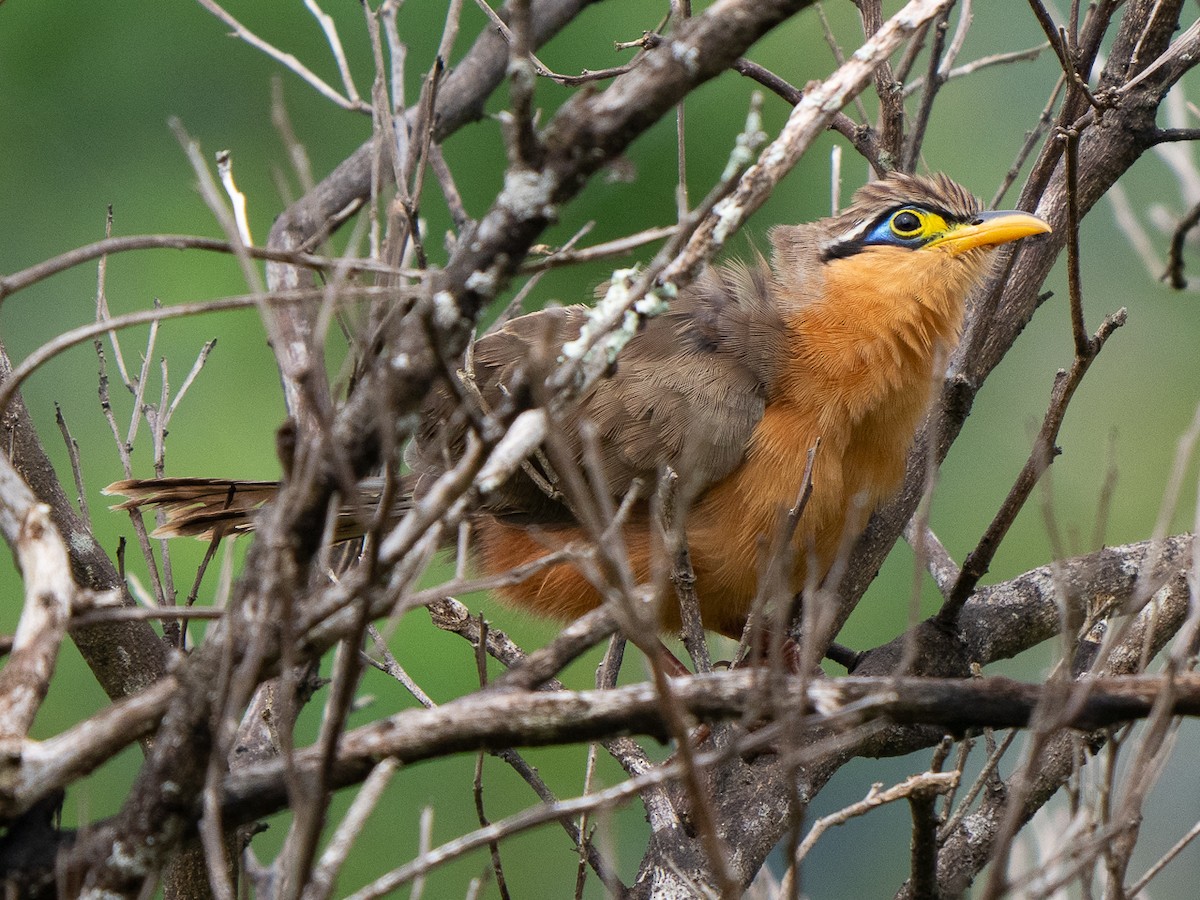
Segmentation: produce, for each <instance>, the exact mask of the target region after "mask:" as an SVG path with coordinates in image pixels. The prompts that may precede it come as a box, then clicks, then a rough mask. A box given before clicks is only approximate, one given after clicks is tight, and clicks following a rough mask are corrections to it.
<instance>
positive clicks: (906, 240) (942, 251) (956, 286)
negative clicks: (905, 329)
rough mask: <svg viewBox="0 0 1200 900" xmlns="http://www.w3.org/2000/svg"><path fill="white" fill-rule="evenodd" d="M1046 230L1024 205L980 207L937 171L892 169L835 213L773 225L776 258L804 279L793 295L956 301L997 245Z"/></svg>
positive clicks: (972, 284)
mask: <svg viewBox="0 0 1200 900" xmlns="http://www.w3.org/2000/svg"><path fill="white" fill-rule="evenodd" d="M1048 231H1050V226H1049V225H1047V224H1046V223H1045V222H1043V221H1042V220H1041V219H1039V218H1037V217H1036V216H1032V215H1029V214H1028V213H1023V212H1014V211H1000V212H984V211H983V210H982V205H981V204H980V202H979V201H978V200H977V199H976V198H975V197H973V196H972V195H971V194H970V193H969V192H968V191H966V190H965V189H964V188H962V187H960V186H959V185H958V184H956V183H955V182H953V181H951V180H950V179H949V178H947V177H946V176H944V175H934V176H932V177H923V176H919V175H905V174H901V173H894V174H892V175H889V176H887V177H886V178H882V179H880V180H879V181H875V182H872V183H871V184H868V185H866V186H865V187H863V188H861V189H860V190H859V191H858V192H857V193H855V195H854V200H853V202H852V203H851V204H850V206H849V207H847V208H846V209H845V210H844V211H843V212H842V213H840V214H839V215H836V216H834V217H832V218H828V219H823V220H821V221H819V222H814V223H813V224H811V225H800V226H795V227H791V228H779V229H776V230H775V232H773V233H772V241H773V242H774V244H775V247H776V252H777V257H776V260H777V266H778V267H779V268H780V269H781V270H782V271H784V272H787V273H788V274H791V275H793V276H796V278H795V281H798V282H805V283H807V284H808V285H810V286H811V289H812V293H810V296H809V297H808V298H797V299H808V300H813V299H821V298H826V299H828V298H829V296H830V292H831V291H832V292H833V293H834V294H838V293H841V292H842V291H854V292H856V293H860V292H862V291H864V290H872V291H882V293H884V294H887V295H890V296H891V297H892V298H893V299H894V300H895V301H896V302H902V301H903V300H904V299H905V298H912V299H915V300H917V301H918V302H919V303H921V304H922V305H925V306H930V305H934V306H951V305H956V306H959V307H961V304H962V302H963V300H964V299H965V297H966V295H967V294H968V293H969V292H970V291H971V289H972V288H973V287H975V285H976V284H977V283H978V282H979V281H980V280H981V279H982V277H983V276H984V274H986V272H987V267H988V263H989V262H990V259H991V256H992V252H993V251H994V250H995V249H996V248H997V247H1000V246H1001V245H1003V244H1007V243H1009V242H1011V241H1015V240H1017V239H1019V238H1023V237H1028V236H1030V235H1035V234H1043V233H1045V232H1048ZM793 283H795V282H793ZM838 288H841V290H838Z"/></svg>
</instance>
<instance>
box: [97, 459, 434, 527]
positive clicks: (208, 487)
mask: <svg viewBox="0 0 1200 900" xmlns="http://www.w3.org/2000/svg"><path fill="white" fill-rule="evenodd" d="M415 483H416V480H415V477H414V476H412V475H405V476H403V477H402V478H401V479H400V481H399V483H398V484H397V485H396V488H397V489H396V490H395V491H394V496H393V499H392V501H391V505H390V508H389V510H388V520H389V521H396V520H399V519H400V517H401V516H403V515H404V514H405V513H406V512H408V510H409V509H410V508H411V507H412V495H413V489H414V487H415ZM384 487H385V482H384V479H383V478H365V479H363V480H362V481H361V482H359V484H358V496H356V497H355V498H354V502H353V503H344V504H343V505H342V507H341V508H340V509H339V510H338V516H337V521H336V522H335V523H334V526H333V539H334V540H335V541H348V540H351V539H353V538H357V537H362V536H363V535H364V534H365V533H366V531H367V529H368V528H369V527H370V525H371V521H372V519H373V518H374V516H375V515H376V513H377V512H378V509H379V505H380V502H381V500H382V497H383V493H384ZM278 492H279V482H278V481H238V480H237V479H233V478H145V479H141V478H130V479H126V480H125V481H114V482H113V483H112V484H110V485H109V486H108V487H106V488H105V489H104V491H103V493H105V494H108V495H117V496H122V497H126V498H128V499H126V500H125V501H124V502H122V503H118V504H116V505H115V506H114V507H113V509H133V510H140V509H143V508H147V507H157V508H158V509H161V510H162V511H163V512H164V513H165V516H166V518H165V521H164V522H163V523H162V524H161V525H159V526H158V527H157V528H156V529H154V531H153V532H152V533H151V537H156V538H171V537H195V538H200V539H201V540H212V539H213V538H214V537H225V536H227V535H238V534H246V533H247V532H250V531H254V529H255V527H256V526H255V518H256V515H257V513H258V511H259V510H260V509H261V508H262V507H263V505H264V504H267V503H270V502H271V501H272V500H274V499H275V495H276V494H277V493H278Z"/></svg>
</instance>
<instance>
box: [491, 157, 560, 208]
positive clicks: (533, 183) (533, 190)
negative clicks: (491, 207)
mask: <svg viewBox="0 0 1200 900" xmlns="http://www.w3.org/2000/svg"><path fill="white" fill-rule="evenodd" d="M553 185H554V180H553V179H552V177H551V176H550V174H549V173H548V172H545V173H544V172H533V171H530V170H529V169H517V170H510V171H508V172H507V173H506V174H505V176H504V190H502V191H501V192H500V197H499V198H498V202H499V203H500V205H501V206H503V207H504V208H505V209H507V210H509V211H511V212H512V213H513V215H515V216H516V217H517V218H520V219H531V218H537V217H541V218H546V219H552V218H554V204H553V203H551V202H550V195H551V191H552V190H553Z"/></svg>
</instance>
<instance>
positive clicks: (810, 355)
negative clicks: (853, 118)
mask: <svg viewBox="0 0 1200 900" xmlns="http://www.w3.org/2000/svg"><path fill="white" fill-rule="evenodd" d="M1049 231H1050V226H1049V225H1048V224H1047V223H1046V222H1044V221H1043V220H1041V219H1040V218H1037V217H1035V216H1033V215H1030V214H1028V213H1025V212H1019V211H992V212H985V211H983V208H982V205H981V203H980V202H979V201H978V200H977V199H976V198H975V197H974V196H973V195H972V194H971V193H969V192H968V191H967V190H966V189H964V188H963V187H961V186H960V185H958V184H957V183H956V182H954V181H952V180H951V179H950V178H949V177H947V176H945V175H941V174H935V175H928V176H922V175H913V174H904V173H892V174H889V175H886V176H884V177H882V178H879V179H878V180H875V181H872V182H869V183H868V184H866V185H865V186H863V187H862V188H860V189H859V190H858V191H857V192H856V193H855V195H854V197H853V198H852V201H851V203H850V204H849V205H848V206H847V207H846V208H845V209H844V210H842V211H841V212H840V213H837V214H835V215H833V216H831V217H828V218H824V219H820V220H818V221H815V222H810V223H805V224H799V225H780V226H776V227H774V228H773V229H771V231H770V232H769V241H770V244H771V247H772V250H771V253H770V258H769V260H768V259H766V258H765V257H763V256H762V255H758V256H757V257H755V258H754V259H752V260H750V261H748V262H746V261H733V262H728V263H724V264H720V265H715V264H714V265H710V266H709V267H707V268H706V269H705V270H704V271H703V272H702V274H701V275H700V276H699V277H698V278H697V280H696V281H694V282H693V283H692V284H691V285H690V286H689V287H687V288H685V289H683V290H681V291H680V292H679V293H678V295H677V296H676V297H674V298H673V299H672V300H671V302H670V304H669V307H668V309H667V311H666V312H665V313H663V314H661V315H658V316H656V317H653V318H650V319H648V320H647V321H646V322H645V323H644V324H643V325H642V327H641V328H640V330H639V331H638V332H637V333H636V334H635V335H634V336H633V337H632V338H631V339H630V340H629V342H628V344H627V345H626V346H625V347H624V348H623V349H622V351H621V352H620V354H619V356H618V357H617V360H616V363H615V366H614V367H613V369H612V371H611V372H610V373H609V374H608V376H607V377H605V378H602V379H600V380H599V381H598V382H596V383H595V384H594V385H593V386H592V387H591V388H589V389H588V390H586V391H585V392H584V393H583V394H582V396H580V397H579V398H578V401H577V402H576V403H575V404H574V405H573V406H572V407H571V408H570V409H568V410H567V411H566V412H564V413H563V415H562V416H561V419H560V420H559V422H558V426H559V430H560V434H561V435H562V442H563V445H564V446H565V447H566V451H565V452H566V453H568V454H570V455H573V456H574V457H576V458H577V459H580V458H582V457H583V456H584V454H585V447H584V444H585V441H584V439H583V438H582V437H580V434H581V433H582V432H584V431H585V429H586V433H587V434H589V435H591V437H590V440H591V442H592V443H591V448H592V451H593V453H592V458H593V459H598V460H599V469H600V472H599V474H600V476H602V480H601V483H602V484H603V485H605V486H606V489H607V491H608V492H609V493H610V495H611V497H612V498H613V499H614V501H619V500H620V498H622V497H623V496H625V494H626V492H628V491H629V490H630V487H631V485H632V484H633V483H634V482H635V480H636V479H641V480H642V481H643V482H649V483H651V484H653V483H654V482H655V479H656V478H657V477H658V476H659V474H660V473H661V472H662V471H664V467H669V468H670V470H671V471H673V472H674V473H676V474H677V477H678V484H679V490H678V495H679V497H680V498H681V502H682V503H683V504H684V506H683V508H684V509H685V510H686V519H685V524H684V535H685V538H686V546H687V549H688V551H689V554H690V561H691V566H692V569H693V573H694V578H695V580H694V589H695V594H696V597H697V600H698V604H699V609H700V615H701V620H702V623H703V625H704V627H705V628H706V629H707V630H710V631H714V632H717V633H720V634H724V635H728V636H730V637H733V638H735V639H736V638H739V637H740V636H741V635H742V631H743V628H744V627H745V625H746V622H747V618H748V616H749V615H750V612H751V609H752V606H753V604H754V602H755V598H756V594H757V592H758V589H759V578H760V573H761V572H763V571H764V565H765V559H764V554H766V553H767V552H768V548H769V547H770V546H771V542H772V538H773V536H775V535H778V534H779V533H780V525H781V522H782V521H783V520H784V517H785V515H786V514H787V512H788V510H789V509H792V508H793V507H795V505H796V503H797V497H798V493H799V492H800V490H801V488H802V487H806V486H807V487H808V489H809V490H810V493H809V495H808V499H807V502H806V503H805V504H804V505H803V508H802V512H801V514H800V516H799V519H798V521H797V522H795V523H794V529H793V530H792V533H791V537H790V542H791V546H790V549H791V551H792V552H791V553H790V555H789V559H790V560H791V562H790V563H789V565H788V570H787V572H786V573H785V575H786V580H787V582H788V585H789V587H790V589H791V590H792V591H799V590H800V589H801V588H802V587H803V585H804V583H805V579H806V578H814V577H815V578H817V579H820V578H822V577H824V575H825V574H826V572H827V571H828V570H829V568H830V567H831V566H832V565H833V563H834V561H835V559H836V558H837V555H838V553H839V548H843V547H845V546H846V545H847V541H848V539H853V538H854V537H856V536H858V535H859V534H861V533H862V531H863V530H864V529H865V527H866V524H867V520H868V518H869V516H870V514H871V513H872V512H873V511H874V510H875V509H876V508H877V507H878V506H879V505H880V504H881V503H883V502H884V501H886V500H887V499H888V498H889V497H890V496H891V495H892V494H893V493H894V492H895V491H896V490H897V488H898V487H899V485H900V483H901V482H902V480H903V477H904V471H905V464H906V458H907V455H908V452H909V450H910V448H911V446H912V444H913V441H914V438H915V435H916V433H917V430H918V428H919V426H920V424H921V422H922V421H923V418H924V417H925V415H926V413H927V411H928V409H929V406H930V404H931V400H932V397H933V393H934V389H935V386H936V384H937V383H938V382H939V380H940V379H941V378H942V377H943V376H944V374H945V371H946V367H947V365H948V361H949V359H950V356H951V354H952V353H953V352H954V350H955V348H956V346H957V344H958V341H959V337H960V334H961V331H962V327H963V321H964V316H965V310H966V303H967V298H968V296H969V294H970V293H971V291H972V290H973V289H974V288H976V287H977V286H978V285H979V284H980V283H981V282H982V281H983V279H984V278H985V277H986V276H987V274H988V273H989V271H990V269H991V265H992V260H993V257H994V255H995V251H996V250H997V248H999V247H1001V246H1002V245H1005V244H1008V243H1010V242H1012V241H1016V240H1018V239H1021V238H1026V237H1032V236H1034V235H1038V234H1044V233H1047V232H1049ZM588 312H589V311H588V308H587V307H586V306H583V305H576V306H567V307H553V308H547V309H544V310H541V311H538V312H533V313H529V314H527V315H523V316H519V317H517V318H514V319H512V320H510V321H509V322H508V323H507V324H506V325H504V326H503V327H502V328H500V329H498V330H496V331H493V332H491V333H489V334H486V335H484V336H481V337H479V338H478V339H477V341H476V343H475V345H474V350H473V375H472V378H471V380H472V389H473V390H475V391H477V396H478V397H479V398H480V401H481V402H482V403H483V404H485V405H490V406H491V407H493V408H494V407H495V406H496V405H498V404H502V403H504V402H505V400H506V399H511V398H512V397H513V395H514V394H515V393H516V392H518V391H519V390H520V389H521V384H522V383H528V382H529V381H530V379H532V378H533V377H534V375H533V374H531V372H532V371H533V370H534V369H536V366H535V365H534V362H533V361H535V360H538V359H542V360H545V359H546V358H547V356H549V359H550V361H551V362H553V361H554V360H555V359H556V356H555V354H556V353H558V352H561V348H562V347H563V345H564V344H566V343H567V342H569V341H571V340H574V339H575V338H577V337H578V336H579V334H580V330H581V328H582V327H583V324H584V322H585V321H586V320H587V316H588ZM534 374H536V373H534ZM462 391H463V388H462V387H461V386H460V388H459V389H457V390H450V389H448V388H444V387H443V388H442V389H440V390H436V391H433V392H432V393H431V395H430V399H429V400H428V401H427V402H426V404H425V410H424V417H423V421H424V422H425V423H426V424H424V425H423V426H422V428H421V429H420V431H419V432H418V434H417V435H416V437H415V438H414V441H413V444H412V446H411V447H410V448H409V451H408V453H407V456H406V460H407V462H408V463H409V465H410V466H411V467H412V469H413V473H414V474H413V475H412V476H411V479H412V480H411V481H410V482H409V483H408V487H409V489H410V490H415V491H416V492H417V493H419V492H420V490H421V485H422V483H426V484H427V483H428V481H429V480H430V479H431V478H434V477H436V476H437V475H438V474H440V473H441V472H443V471H445V469H446V467H447V465H448V464H449V463H450V462H452V461H453V459H454V456H455V454H456V453H461V449H462V446H463V440H464V434H465V430H466V427H467V426H466V425H465V424H463V421H462V417H458V419H457V420H455V417H454V415H453V410H454V408H455V405H456V404H457V403H458V400H459V398H460V397H461V396H462ZM450 422H456V424H447V423H450ZM814 446H816V447H818V448H819V449H818V450H817V451H816V455H815V458H814V460H813V463H812V465H811V468H809V451H810V448H813V447H814ZM544 468H545V467H544ZM806 472H807V473H808V477H809V479H810V483H808V484H807V485H806V484H805V478H806ZM544 474H548V475H549V476H550V477H553V472H547V473H544ZM541 481H542V479H540V478H535V477H533V476H531V475H530V474H529V473H528V471H527V470H525V471H519V472H517V473H516V474H515V475H513V476H511V477H510V478H509V479H508V481H507V482H506V483H505V484H504V485H503V486H502V487H501V488H500V489H498V490H496V491H494V492H493V493H492V494H490V495H489V496H488V498H487V499H486V500H485V501H484V502H483V503H482V504H481V505H480V506H479V507H478V508H476V509H474V510H473V511H472V512H471V513H470V516H469V518H470V522H471V525H472V529H471V531H472V556H473V558H474V564H475V566H476V568H477V569H478V570H479V571H480V572H481V573H482V574H484V575H495V574H499V573H504V572H508V571H511V570H514V569H517V568H519V567H522V566H526V565H527V564H530V563H531V562H533V561H534V560H537V559H540V558H542V557H544V556H546V554H547V552H548V551H549V550H551V549H554V548H557V547H563V546H566V545H568V544H570V543H571V542H573V541H575V540H578V539H581V538H585V537H586V533H585V530H584V528H583V526H582V525H581V524H580V521H579V520H578V518H577V517H576V516H575V515H574V514H573V512H572V510H571V508H570V504H569V503H567V502H564V500H563V499H562V497H561V496H558V495H557V494H556V493H555V492H554V491H552V490H547V489H546V485H545V484H544V483H540V482H541ZM276 488H277V485H276V484H275V483H274V482H239V481H233V480H226V479H206V478H166V479H148V480H125V481H119V482H116V483H114V484H112V485H110V486H109V487H108V488H106V489H105V493H108V494H119V495H123V496H125V497H128V498H129V499H127V500H126V501H125V502H124V503H122V504H120V505H119V506H118V507H114V508H124V509H138V508H141V507H144V506H159V507H162V508H164V509H165V510H166V513H167V518H166V522H165V524H164V525H162V526H161V527H160V528H159V529H158V530H157V532H156V534H159V535H168V536H173V535H181V534H184V535H186V534H191V535H195V536H212V535H213V534H214V533H216V534H218V535H219V534H223V533H236V532H239V531H245V530H249V529H251V528H252V527H253V513H254V510H255V509H256V508H257V507H259V506H261V505H262V504H263V503H267V502H270V499H271V497H272V495H273V494H274V492H275V490H276ZM655 524H656V523H655V521H654V520H653V517H652V512H651V510H650V504H648V503H644V502H643V503H639V504H634V506H633V508H632V509H631V510H630V511H629V512H628V514H627V516H626V518H625V520H624V523H623V525H622V533H623V537H624V541H625V547H626V553H627V557H628V560H629V563H630V565H631V567H632V569H633V572H634V573H635V575H636V577H637V578H638V580H639V583H645V581H646V580H647V579H648V578H650V575H651V571H652V568H653V566H654V565H655V558H654V554H655V553H656V552H661V545H660V543H657V542H656V538H655V531H654V529H655ZM531 568H533V571H532V574H529V575H528V577H526V578H524V580H521V581H520V582H518V583H516V584H507V585H505V586H503V587H501V588H499V589H498V591H499V594H500V595H501V598H502V599H503V600H505V601H507V602H508V603H509V604H511V605H513V606H516V607H518V608H520V609H523V610H526V611H529V612H531V613H533V614H535V615H538V616H543V617H548V618H551V619H556V620H560V621H566V620H571V619H574V618H576V617H578V616H580V615H582V614H584V613H586V612H588V611H590V610H592V609H594V608H595V607H597V606H599V605H600V604H601V603H602V602H603V592H602V591H601V590H600V589H598V588H597V587H596V586H595V585H593V583H592V581H590V580H589V578H588V575H587V573H586V572H584V571H583V570H582V569H581V568H580V567H579V566H578V565H576V564H575V563H573V562H571V561H561V562H556V563H554V564H552V565H549V566H544V567H542V568H536V567H531ZM659 617H660V627H661V629H662V630H663V631H664V632H671V631H678V630H679V628H680V627H681V619H680V612H679V607H678V604H677V603H672V602H662V603H661V604H660V613H659Z"/></svg>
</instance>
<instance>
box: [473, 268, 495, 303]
mask: <svg viewBox="0 0 1200 900" xmlns="http://www.w3.org/2000/svg"><path fill="white" fill-rule="evenodd" d="M467 290H471V291H475V292H476V293H479V294H483V295H485V296H488V297H490V296H492V295H493V294H494V293H496V273H495V272H492V271H490V270H489V271H475V272H472V273H471V274H470V275H469V276H467Z"/></svg>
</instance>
